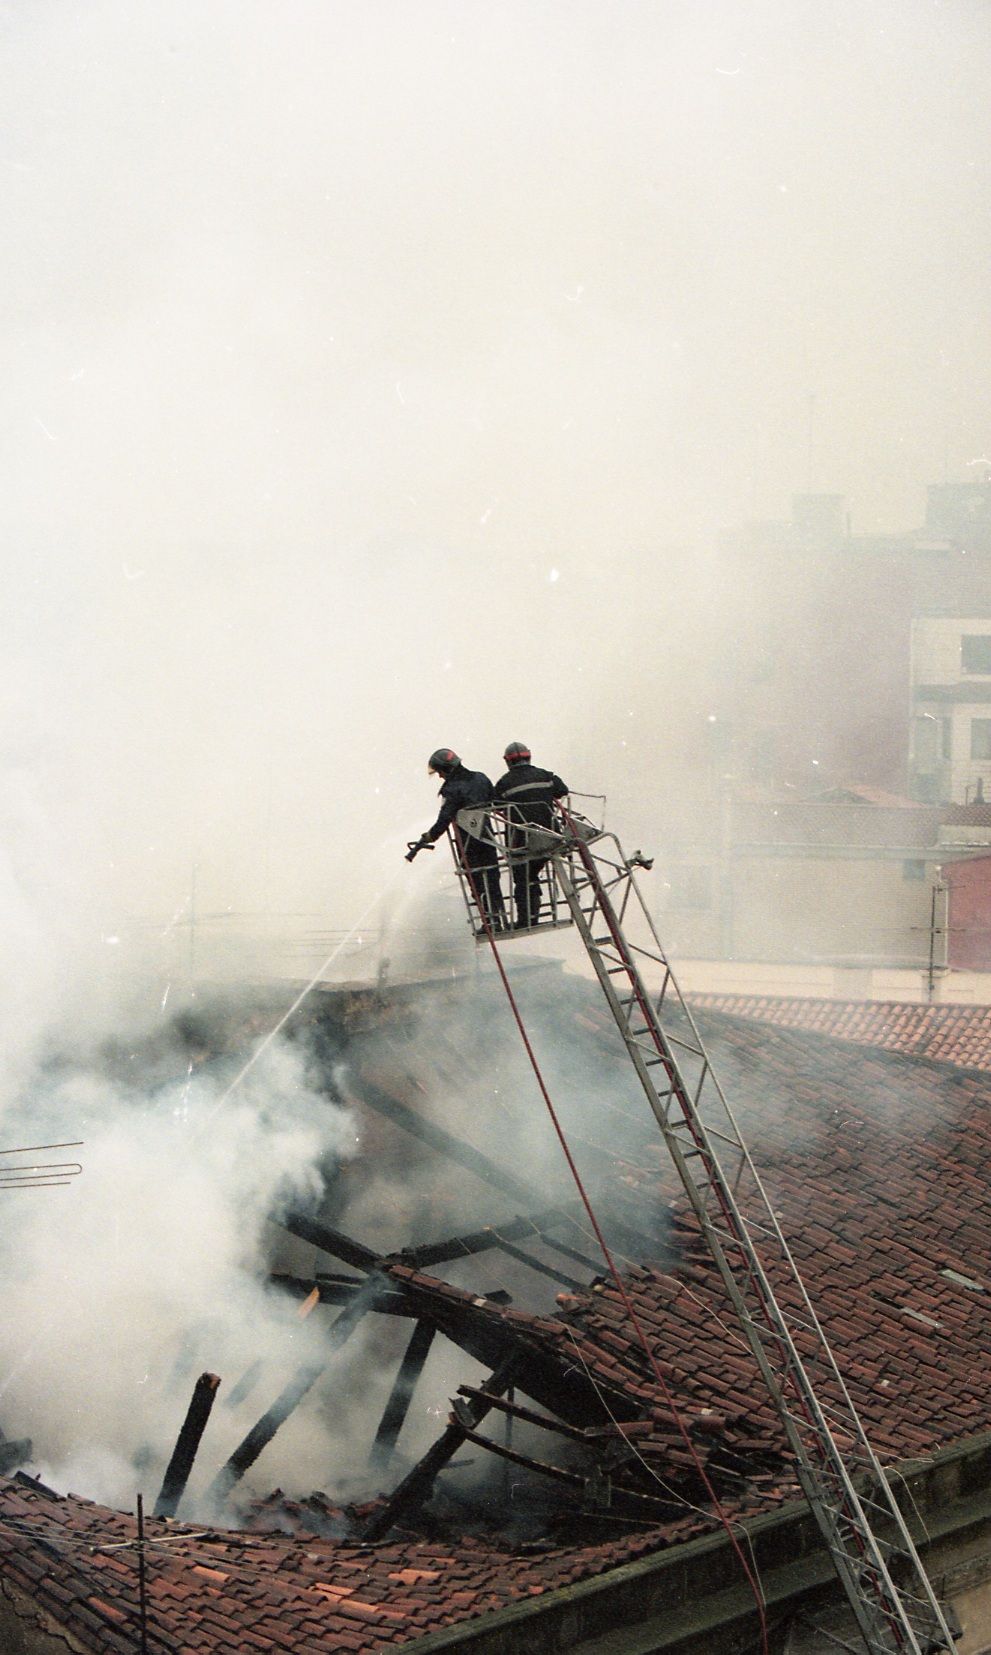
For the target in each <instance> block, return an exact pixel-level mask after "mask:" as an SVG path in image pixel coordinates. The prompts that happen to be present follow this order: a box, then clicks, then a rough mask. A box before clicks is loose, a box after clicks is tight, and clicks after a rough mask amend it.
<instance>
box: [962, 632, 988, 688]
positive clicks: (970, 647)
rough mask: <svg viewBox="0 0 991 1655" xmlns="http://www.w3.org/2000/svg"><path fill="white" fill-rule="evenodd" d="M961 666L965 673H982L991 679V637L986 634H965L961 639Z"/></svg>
mask: <svg viewBox="0 0 991 1655" xmlns="http://www.w3.org/2000/svg"><path fill="white" fill-rule="evenodd" d="M960 666H961V669H962V670H963V671H964V672H980V673H983V674H985V676H986V677H991V637H988V636H987V635H985V634H984V633H977V632H968V633H965V634H964V636H963V637H962V638H961V639H960Z"/></svg>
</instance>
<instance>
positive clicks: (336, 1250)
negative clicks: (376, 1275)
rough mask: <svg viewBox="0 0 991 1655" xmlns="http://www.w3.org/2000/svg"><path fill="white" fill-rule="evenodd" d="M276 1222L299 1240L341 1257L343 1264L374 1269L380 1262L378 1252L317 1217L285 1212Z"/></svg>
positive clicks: (333, 1255)
mask: <svg viewBox="0 0 991 1655" xmlns="http://www.w3.org/2000/svg"><path fill="white" fill-rule="evenodd" d="M278 1222H279V1223H280V1224H281V1225H282V1228H283V1229H284V1230H288V1231H289V1234H290V1235H294V1236H296V1237H298V1239H299V1240H300V1241H309V1242H311V1243H312V1245H313V1246H314V1247H319V1248H320V1250H321V1252H324V1253H329V1254H330V1255H331V1257H332V1258H339V1259H343V1261H344V1263H345V1264H350V1265H353V1266H354V1268H355V1269H356V1270H365V1271H369V1270H376V1269H378V1267H379V1264H380V1263H381V1260H380V1258H379V1256H378V1254H377V1253H373V1252H372V1250H371V1248H370V1247H365V1246H364V1245H363V1244H362V1242H360V1241H355V1239H354V1237H353V1236H346V1235H344V1234H342V1232H341V1231H340V1230H334V1229H331V1227H330V1225H329V1224H321V1223H320V1221H319V1219H316V1218H307V1217H306V1215H305V1213H285V1214H284V1215H283V1217H282V1218H280V1219H279V1220H278Z"/></svg>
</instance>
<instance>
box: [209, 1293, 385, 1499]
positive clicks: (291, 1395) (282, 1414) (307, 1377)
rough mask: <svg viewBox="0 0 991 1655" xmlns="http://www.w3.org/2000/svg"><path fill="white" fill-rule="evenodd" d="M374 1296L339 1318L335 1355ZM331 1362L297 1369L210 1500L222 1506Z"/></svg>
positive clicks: (331, 1339)
mask: <svg viewBox="0 0 991 1655" xmlns="http://www.w3.org/2000/svg"><path fill="white" fill-rule="evenodd" d="M371 1301H372V1295H367V1296H366V1297H365V1298H354V1299H352V1301H351V1303H350V1304H349V1305H345V1307H344V1309H343V1310H342V1311H341V1313H340V1315H339V1316H338V1317H337V1318H336V1320H335V1322H334V1324H333V1326H332V1327H331V1329H330V1333H329V1335H328V1344H329V1345H330V1352H329V1353H328V1354H332V1353H333V1352H334V1351H335V1350H339V1349H340V1347H341V1345H343V1344H344V1341H345V1340H346V1339H347V1338H349V1337H350V1335H351V1334H352V1333H353V1332H354V1330H355V1328H356V1327H357V1325H358V1323H359V1322H360V1321H361V1319H362V1317H363V1316H364V1315H365V1313H366V1311H368V1310H371V1308H372V1302H371ZM326 1366H327V1363H326V1362H325V1361H324V1362H304V1363H303V1364H302V1365H301V1366H300V1367H298V1368H297V1369H296V1372H295V1373H294V1374H293V1376H292V1378H291V1379H290V1381H289V1383H288V1385H286V1386H285V1388H284V1389H283V1390H282V1391H281V1392H280V1394H279V1395H278V1396H277V1397H276V1399H275V1401H274V1402H273V1403H272V1406H271V1407H270V1408H269V1409H268V1410H267V1411H266V1412H265V1413H264V1414H262V1416H261V1419H259V1420H258V1421H257V1422H256V1424H254V1425H253V1426H252V1427H251V1430H250V1431H249V1432H248V1434H247V1436H246V1437H245V1438H244V1439H243V1441H242V1442H240V1443H239V1444H238V1446H237V1447H236V1448H235V1450H234V1452H233V1454H232V1455H231V1457H230V1459H229V1460H228V1461H227V1462H226V1464H225V1465H223V1466H221V1468H220V1470H219V1471H218V1473H217V1475H216V1477H215V1478H214V1479H213V1482H212V1483H211V1485H210V1487H209V1489H208V1490H207V1499H208V1500H209V1501H211V1502H213V1503H214V1504H215V1505H217V1506H222V1505H223V1503H224V1501H225V1500H226V1499H227V1497H228V1495H229V1494H230V1492H231V1489H232V1488H233V1487H234V1485H235V1484H236V1483H238V1482H240V1480H241V1478H242V1477H243V1476H244V1473H245V1472H246V1471H248V1470H250V1468H251V1466H253V1465H254V1463H255V1461H256V1460H257V1458H258V1456H259V1454H260V1453H261V1451H262V1449H263V1448H267V1447H268V1444H269V1443H270V1442H271V1440H272V1438H273V1437H274V1436H275V1433H276V1431H277V1430H278V1429H279V1426H280V1425H282V1424H284V1422H285V1421H286V1420H287V1419H288V1418H289V1415H290V1414H291V1413H292V1412H293V1411H294V1409H296V1408H298V1407H299V1404H300V1403H301V1402H302V1400H303V1398H304V1396H305V1395H306V1394H307V1392H308V1391H309V1390H311V1389H312V1387H313V1386H314V1385H315V1384H316V1381H317V1380H318V1379H319V1378H320V1375H321V1374H322V1373H323V1372H324V1369H325V1368H326Z"/></svg>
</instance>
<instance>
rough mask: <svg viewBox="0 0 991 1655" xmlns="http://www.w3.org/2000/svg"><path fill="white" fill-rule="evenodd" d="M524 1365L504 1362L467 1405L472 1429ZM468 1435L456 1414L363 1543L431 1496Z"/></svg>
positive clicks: (367, 1531) (394, 1494)
mask: <svg viewBox="0 0 991 1655" xmlns="http://www.w3.org/2000/svg"><path fill="white" fill-rule="evenodd" d="M519 1365H520V1359H519V1356H518V1354H517V1355H513V1356H511V1357H510V1358H509V1360H508V1361H506V1362H503V1363H502V1365H501V1367H499V1368H498V1369H497V1370H496V1372H495V1373H493V1374H490V1376H489V1378H488V1379H487V1380H486V1382H485V1384H484V1385H483V1386H482V1388H481V1392H480V1395H479V1398H477V1399H476V1400H474V1401H473V1402H471V1403H468V1404H465V1411H466V1415H467V1417H468V1418H469V1419H470V1420H471V1429H474V1428H475V1426H476V1425H480V1424H481V1422H482V1420H483V1419H484V1418H485V1416H486V1414H487V1413H488V1411H489V1407H490V1406H491V1403H490V1401H489V1398H490V1397H493V1396H502V1395H503V1393H504V1392H505V1391H508V1390H509V1387H510V1386H511V1385H512V1384H513V1382H514V1380H515V1378H516V1372H517V1369H518V1367H519ZM467 1435H468V1431H467V1429H466V1427H465V1425H464V1424H463V1423H462V1421H461V1420H459V1419H458V1418H457V1417H456V1415H454V1414H452V1416H451V1419H450V1423H449V1424H448V1426H447V1428H446V1430H445V1431H443V1432H442V1434H441V1435H440V1436H439V1437H438V1439H437V1441H436V1442H435V1443H434V1445H433V1447H432V1448H428V1449H427V1452H426V1453H425V1454H424V1456H423V1458H422V1460H420V1461H419V1462H418V1463H417V1464H416V1465H415V1466H414V1467H413V1469H412V1471H410V1472H409V1473H408V1474H407V1475H406V1476H405V1477H404V1478H403V1480H402V1482H401V1483H400V1484H399V1486H398V1487H397V1488H396V1489H394V1490H393V1492H392V1494H391V1495H390V1496H389V1498H388V1500H387V1501H386V1503H385V1505H384V1506H383V1507H382V1509H381V1511H378V1512H376V1513H375V1515H374V1516H373V1517H372V1518H371V1520H370V1522H369V1523H368V1524H367V1525H366V1528H365V1531H364V1535H363V1537H362V1538H363V1539H364V1540H367V1541H373V1540H381V1539H382V1538H383V1536H384V1535H386V1534H388V1532H389V1530H390V1529H391V1528H392V1527H393V1526H394V1524H395V1523H396V1522H397V1521H398V1520H399V1518H400V1517H401V1516H402V1515H403V1514H404V1512H407V1511H409V1510H411V1509H413V1510H416V1509H417V1508H418V1507H420V1506H421V1505H422V1504H423V1502H424V1500H426V1499H427V1497H428V1496H429V1494H430V1490H431V1488H432V1487H433V1484H434V1479H435V1478H436V1477H437V1475H438V1473H439V1472H441V1471H442V1470H443V1469H444V1467H445V1465H447V1463H448V1461H449V1460H451V1459H453V1458H454V1456H455V1454H456V1453H457V1451H458V1449H459V1448H460V1447H461V1445H462V1443H463V1442H464V1441H465V1439H466V1437H467Z"/></svg>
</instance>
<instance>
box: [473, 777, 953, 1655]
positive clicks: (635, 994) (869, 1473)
mask: <svg viewBox="0 0 991 1655" xmlns="http://www.w3.org/2000/svg"><path fill="white" fill-rule="evenodd" d="M497 848H498V853H499V858H500V861H503V860H508V857H507V854H506V852H505V851H504V850H503V849H502V848H501V846H500V847H497ZM542 848H543V847H542ZM548 848H549V860H550V866H551V868H552V869H553V873H554V877H555V883H556V885H557V887H558V889H559V891H560V893H561V895H562V896H563V898H564V902H565V903H566V905H567V908H568V909H569V911H570V915H571V918H572V920H573V922H574V924H575V926H576V928H577V930H578V931H579V933H580V935H581V937H582V941H583V942H584V945H585V948H586V950H587V952H588V955H589V959H590V960H591V963H592V965H593V967H594V969H595V973H596V976H597V977H598V980H599V984H600V986H601V988H602V991H603V994H604V995H605V998H606V1001H607V1003H608V1005H609V1009H610V1011H611V1012H612V1015H613V1017H614V1019H615V1021H616V1024H617V1027H618V1029H619V1032H620V1034H621V1035H622V1038H623V1041H624V1043H625V1045H626V1049H627V1052H628V1054H629V1056H630V1059H631V1061H632V1063H633V1066H634V1069H635V1070H636V1073H637V1076H638V1079H639V1081H640V1084H641V1086H642V1087H643V1090H644V1092H645V1094H646V1097H647V1101H648V1103H649V1104H650V1107H651V1110H652V1111H653V1114H654V1117H655V1119H656V1121H657V1124H658V1127H659V1128H660V1131H661V1134H662V1136H663V1138H664V1142H665V1144H666V1145H667V1148H668V1151H669V1152H670V1155H671V1159H672V1161H673V1162H674V1165H675V1168H676V1170H677V1172H678V1175H679V1177H680V1179H681V1182H682V1184H683V1186H684V1189H685V1192H686V1194H687V1196H688V1199H689V1201H690V1203H691V1206H692V1208H693V1210H694V1212H695V1215H696V1217H697V1219H698V1223H699V1227H700V1230H701V1233H702V1236H703V1238H704V1240H705V1242H706V1244H707V1245H708V1248H709V1251H710V1253H711V1254H712V1257H713V1259H714V1261H715V1264H716V1267H717V1269H718V1271H719V1274H720V1277H721V1278H722V1282H723V1285H724V1287H725V1289H726V1292H727V1294H728V1296H729V1298H730V1301H731V1302H732V1305H733V1307H734V1310H735V1312H736V1315H737V1318H738V1320H739V1323H740V1327H741V1329H742V1331H743V1334H744V1336H745V1338H746V1340H747V1343H748V1345H749V1346H750V1349H751V1350H752V1352H753V1354H754V1358H755V1360H756V1362H757V1365H758V1368H759V1369H760V1372H761V1375H762V1377H763V1380H764V1383H765V1385H766V1387H767V1391H768V1394H769V1396H770V1397H771V1400H772V1402H773V1404H774V1406H775V1408H776V1410H777V1413H778V1415H779V1417H780V1419H781V1422H782V1425H783V1427H784V1430H785V1434H786V1436H787V1439H788V1443H789V1445H790V1447H791V1450H792V1452H793V1454H794V1456H795V1462H796V1469H797V1475H798V1478H799V1481H800V1483H801V1486H802V1489H803V1492H804V1493H805V1496H806V1498H807V1500H808V1502H809V1505H810V1507H811V1509H812V1511H813V1513H814V1515H815V1517H816V1520H817V1522H818V1524H819V1527H820V1529H821V1531H822V1534H823V1537H824V1539H825V1542H826V1545H827V1547H828V1549H829V1552H830V1555H831V1557H832V1560H833V1563H834V1566H835V1568H836V1572H837V1574H838V1576H839V1579H840V1582H841V1584H842V1586H843V1589H844V1591H845V1593H846V1596H847V1598H848V1600H849V1603H850V1606H851V1608H852V1610H853V1614H854V1616H855V1618H856V1621H857V1625H858V1627H859V1629H860V1632H861V1634H862V1636H863V1639H864V1643H865V1645H866V1647H867V1649H868V1650H869V1651H871V1652H872V1655H875V1652H877V1655H888V1652H891V1651H896V1652H903V1651H909V1652H913V1655H932V1652H935V1651H947V1652H951V1651H952V1650H953V1647H954V1645H953V1637H952V1634H951V1632H950V1629H949V1627H948V1626H947V1624H946V1621H945V1619H944V1616H943V1613H942V1611H941V1609H940V1606H939V1603H938V1601H937V1599H936V1596H935V1594H934V1592H933V1590H932V1587H931V1585H930V1583H929V1581H928V1579H927V1577H926V1573H925V1570H924V1568H923V1566H922V1563H921V1561H920V1559H919V1556H918V1553H917V1551H916V1548H915V1545H914V1543H913V1541H912V1537H911V1535H910V1534H909V1531H908V1528H907V1526H906V1523H905V1520H904V1517H903V1515H902V1513H901V1511H900V1509H899V1506H898V1502H897V1501H896V1499H895V1496H894V1494H893V1492H892V1489H891V1486H890V1484H889V1482H888V1480H887V1478H886V1476H885V1474H884V1471H883V1469H882V1467H881V1465H880V1463H879V1461H878V1459H877V1457H876V1455H875V1454H874V1451H873V1449H872V1448H871V1446H870V1443H869V1442H868V1439H867V1436H866V1433H865V1430H864V1427H863V1425H862V1423H861V1421H860V1419H859V1417H858V1415H857V1412H856V1409H855V1408H854V1405H853V1402H852V1401H851V1398H850V1396H849V1393H848V1391H847V1388H846V1385H845V1384H844V1382H843V1379H842V1376H841V1374H840V1372H839V1369H838V1367H837V1365H836V1361H835V1358H834V1356H833V1353H832V1351H831V1350H830V1347H829V1345H828V1343H827V1341H826V1337H825V1334H824V1333H823V1330H822V1328H821V1326H820V1324H819V1320H818V1317H817V1316H816V1313H815V1311H814V1309H813V1307H812V1304H811V1301H810V1299H809V1296H808V1293H807V1292H806V1289H805V1286H804V1284H803V1282H802V1279H801V1277H800V1275H799V1272H798V1268H797V1265H796V1263H795V1260H794V1258H793V1257H792V1254H791V1252H790V1250H789V1247H788V1244H787V1242H786V1240H785V1238H784V1235H783V1234H782V1231H781V1228H780V1226H779V1224H778V1220H777V1218H776V1216H775V1214H774V1211H773V1209H772V1207H771V1204H770V1201H769V1199H768V1197H767V1194H766V1193H765V1190H764V1188H763V1185H762V1183H761V1180H760V1177H759V1175H758V1173H757V1170H756V1168H755V1166H754V1164H753V1161H752V1160H751V1158H750V1154H749V1151H748V1150H747V1147H746V1145H745V1143H744V1141H743V1138H742V1136H741V1134H740V1131H739V1128H738V1126H737V1123H736V1121H735V1119H734V1116H733V1113H732V1111H731V1109H730V1106H729V1104H728V1103H727V1101H726V1098H725V1096H724V1094H723V1092H722V1089H721V1087H720V1085H719V1083H718V1081H717V1079H716V1077H715V1075H714V1073H713V1070H712V1066H711V1064H710V1062H709V1058H708V1056H707V1054H706V1051H705V1048H704V1046H703V1043H702V1039H701V1036H700V1035H699V1032H698V1029H697V1028H696V1026H695V1022H694V1019H693V1018H692V1015H691V1013H690V1011H689V1010H688V1007H687V1006H686V1004H685V1002H684V999H683V998H682V995H681V991H680V989H679V988H678V985H677V983H676V981H675V979H674V975H673V973H672V971H671V967H670V964H669V963H668V960H667V958H666V956H665V954H664V950H663V948H662V946H661V943H660V940H659V938H658V936H657V932H656V929H655V927H654V924H653V921H652V919H651V917H650V914H649V911H648V909H647V906H646V904H645V902H644V900H643V897H642V896H641V893H640V891H639V888H638V886H637V883H636V880H635V877H634V875H633V872H632V868H631V864H630V862H629V861H628V860H627V858H626V857H625V856H624V854H623V851H622V849H621V848H620V845H619V841H618V840H617V839H616V838H615V836H614V835H612V834H605V833H597V834H595V835H594V837H592V836H590V835H589V833H588V830H587V826H586V825H585V824H583V823H581V822H580V821H579V822H576V821H575V819H574V818H573V817H572V816H571V814H570V813H569V812H568V811H567V810H564V809H562V811H561V831H560V833H559V834H556V835H555V836H554V842H553V843H552V844H551V845H550V846H549V847H548ZM544 854H545V855H546V854H548V852H547V851H546V850H545V851H544ZM455 861H456V863H457V862H458V861H459V857H458V852H457V845H455ZM459 874H460V876H461V880H462V888H463V890H464V891H465V894H466V898H467V899H468V903H469V916H470V918H471V919H472V925H473V929H474V931H475V934H476V936H478V937H480V938H481V937H483V936H485V935H486V934H488V935H489V937H490V940H491V941H493V946H495V939H494V938H493V937H492V935H491V928H490V926H489V924H488V922H487V921H486V919H485V918H484V917H482V916H481V914H480V911H479V908H478V893H477V891H475V893H474V898H475V900H474V905H473V903H472V900H471V891H472V888H473V886H474V881H473V880H472V878H471V876H470V873H468V875H467V877H466V871H465V870H464V869H463V868H459ZM473 906H474V913H473V912H472V908H473ZM632 916H635V917H636V919H637V922H638V932H641V931H642V930H643V928H644V927H645V928H646V936H647V938H648V939H649V940H648V941H647V943H646V945H642V944H634V943H632V942H630V941H628V940H627V936H626V929H627V927H628V925H629V920H630V917H632ZM643 970H648V971H649V972H650V974H651V976H652V977H654V976H655V975H656V976H659V982H660V986H659V988H658V987H656V986H654V987H652V988H651V989H650V990H648V988H647V987H646V985H645V983H644V980H643V976H642V971H643ZM772 1275H773V1277H774V1280H775V1282H776V1283H777V1284H778V1287H777V1291H775V1288H774V1287H772V1284H771V1279H770V1278H771V1276H772ZM782 1293H783V1294H784V1295H785V1297H786V1300H787V1302H786V1303H783V1302H782V1299H781V1297H779V1295H780V1294H782ZM896 1577H897V1581H896Z"/></svg>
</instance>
